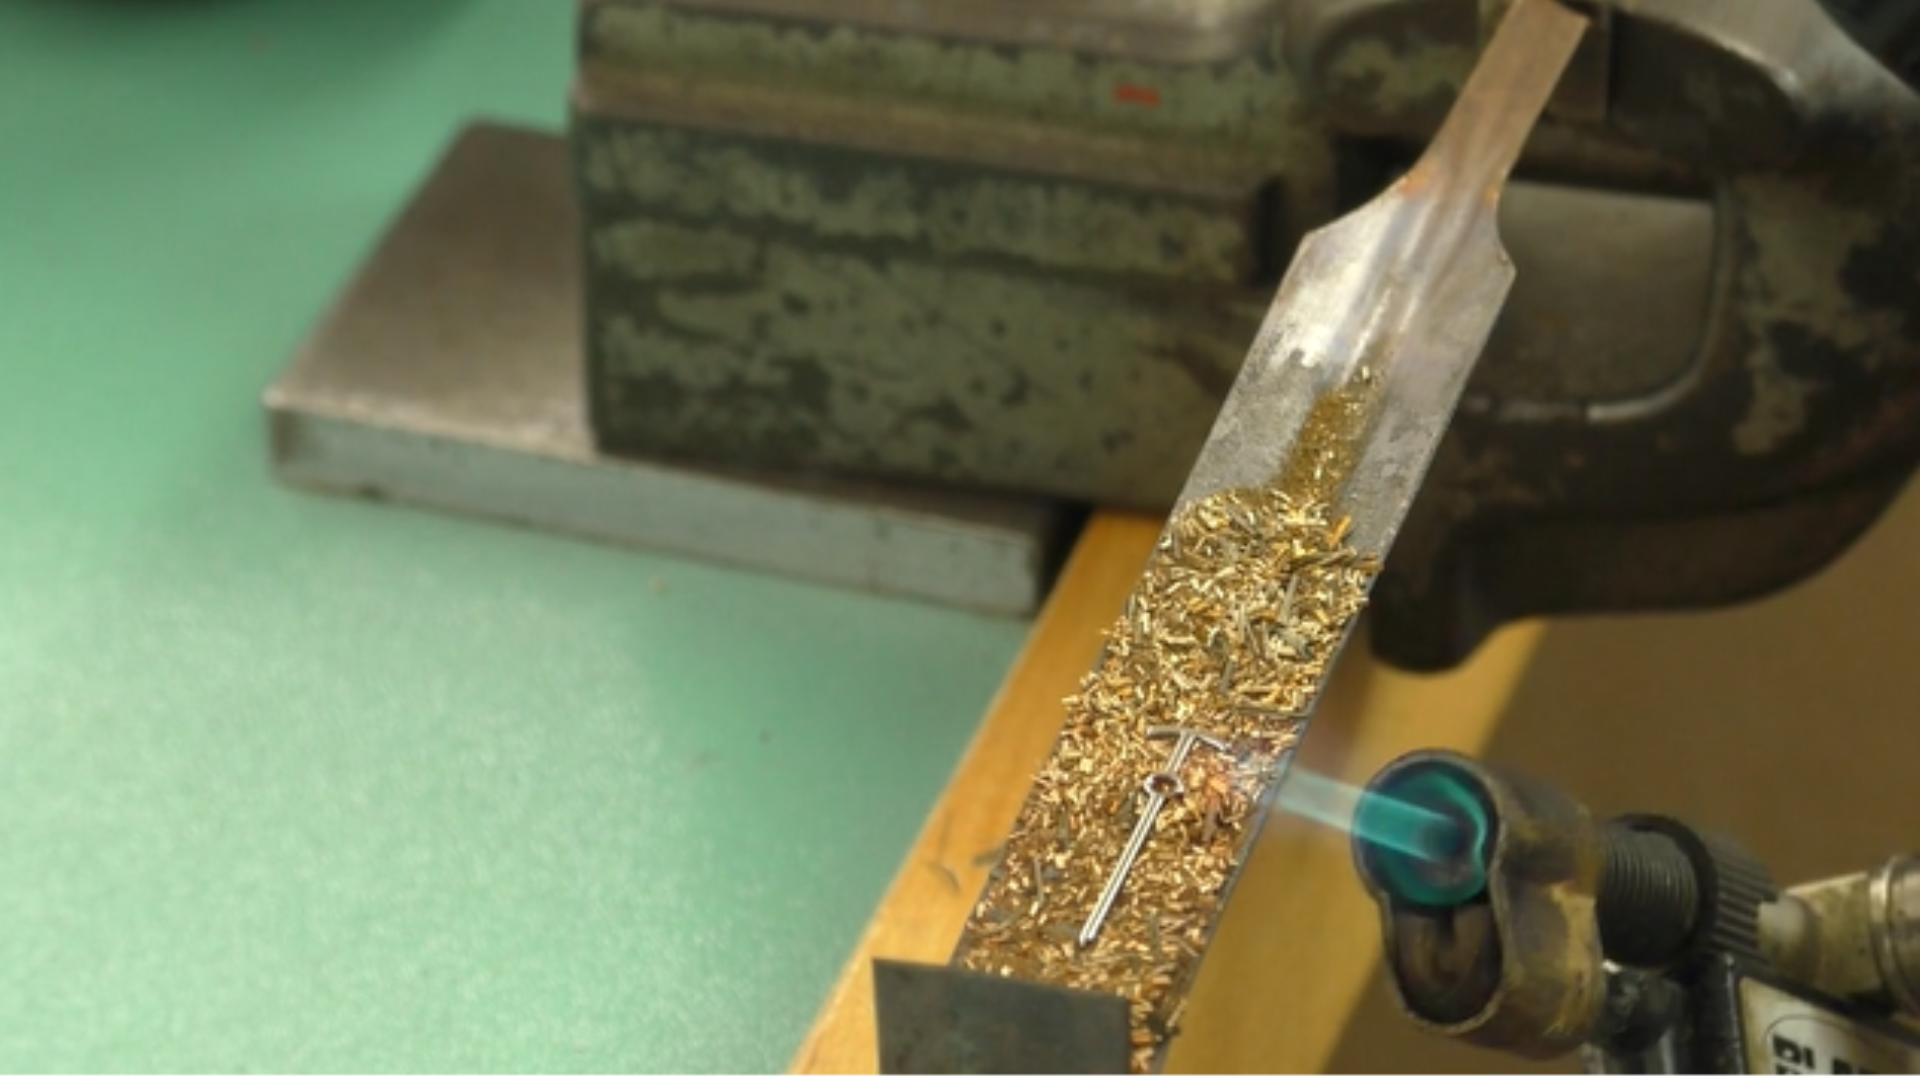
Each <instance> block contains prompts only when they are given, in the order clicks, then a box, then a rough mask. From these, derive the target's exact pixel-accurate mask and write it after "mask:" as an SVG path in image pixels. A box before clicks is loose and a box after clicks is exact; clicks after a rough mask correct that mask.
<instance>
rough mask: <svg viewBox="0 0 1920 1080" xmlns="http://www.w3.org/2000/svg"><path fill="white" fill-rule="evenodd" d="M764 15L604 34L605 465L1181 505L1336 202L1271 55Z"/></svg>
mask: <svg viewBox="0 0 1920 1080" xmlns="http://www.w3.org/2000/svg"><path fill="white" fill-rule="evenodd" d="M881 6H882V7H887V8H888V10H891V11H894V12H895V14H898V9H894V8H892V7H890V6H887V5H881ZM1124 6H1125V7H1127V8H1129V9H1131V10H1134V11H1136V12H1140V13H1157V15H1156V17H1158V18H1162V19H1175V16H1178V17H1179V18H1192V17H1195V15H1196V13H1199V12H1203V11H1204V10H1206V7H1207V6H1206V5H1202V4H1167V5H1155V4H1143V5H1124ZM1244 6H1245V7H1246V8H1247V10H1249V11H1251V10H1254V8H1256V7H1263V9H1264V11H1265V14H1263V16H1262V18H1263V19H1265V21H1268V22H1270V21H1271V20H1270V19H1269V18H1267V15H1270V14H1271V8H1272V6H1271V5H1270V4H1269V5H1264V6H1261V5H1244ZM739 7H740V5H737V4H730V3H699V2H630V0H604V2H597V3H590V4H588V5H586V6H585V7H584V8H583V26H582V62H581V77H580V80H579V83H578V86H577V89H576V95H575V96H576V109H575V115H576V119H575V135H576V143H577V151H576V152H577V154H578V170H579V183H580V186H581V191H582V195H583V199H584V204H585V206H586V211H587V219H588V230H587V235H586V237H585V240H584V248H585V250H584V257H585V259H586V261H587V264H588V317H589V319H590V322H591V326H592V331H591V338H590V342H589V352H590V356H591V359H592V364H593V367H592V371H593V381H592V384H591V394H592V399H593V408H594V412H593V423H594V427H595V430H596V431H597V432H598V433H599V435H600V438H601V440H602V444H603V445H604V446H606V447H608V448H610V449H614V450H619V451H640V452H658V451H666V452H674V453H686V454H699V455H701V456H703V457H708V458H710V459H715V460H727V461H733V462H737V463H760V464H764V463H769V462H787V461H804V462H807V463H809V464H813V465H818V466H824V467H827V468H832V469H835V470H839V471H848V472H857V473H867V474H882V475H904V476H912V477H918V478H924V479H929V480H934V481H938V482H951V483H958V484H965V485H968V486H979V487H988V488H1003V489H1013V490H1021V491H1042V492H1049V493H1053V494H1058V495H1062V496H1067V497H1072V498H1079V499H1088V500H1092V501H1098V502H1102V503H1107V504H1120V505H1131V506H1140V507H1154V508H1164V507H1165V506H1166V504H1167V503H1168V502H1169V501H1170V500H1171V498H1172V497H1173V495H1174V493H1175V492H1177V491H1178V490H1179V488H1180V485H1181V483H1182V481H1183V480H1184V478H1185V476H1186V473H1187V471H1188V469H1189V468H1190V467H1191V465H1192V462H1193V460H1194V458H1195V456H1196V455H1197V453H1198V451H1199V447H1200V444H1201V442H1202V441H1203V440H1204V438H1205V435H1206V431H1207V428H1208V426H1209V425H1210V424H1211V421H1212V418H1213V415H1214V414H1215V413H1216V412H1217V411H1218V408H1219V402H1220V400H1221V398H1222V397H1223V396H1224V394H1225V392H1226V389H1227V387H1228V385H1230V384H1231V382H1232V380H1233V376H1234V373H1235V371H1236V370H1237V368H1238V366H1239V364H1240V361H1241V359H1242V356H1243V355H1244V352H1245V348H1246V342H1247V340H1248V339H1249V338H1250V337H1251V336H1252V334H1253V332H1254V330H1255V329H1256V328H1257V326H1258V325H1259V320H1260V316H1261V313H1262V311H1263V310H1264V308H1265V306H1266V302H1267V300H1268V299H1269V298H1270V296H1271V290H1272V287H1273V285H1274V284H1275V283H1277V281H1278V280H1279V276H1280V271H1281V269H1282V268H1283V267H1284V265H1285V263H1286V260H1287V256H1288V254H1289V253H1290V252H1291V250H1292V247H1293V244H1294V242H1295V240H1297V238H1298V237H1299V235H1301V233H1302V232H1303V231H1304V230H1305V229H1306V228H1307V227H1308V226H1309V225H1310V224H1317V223H1318V222H1321V221H1324V220H1326V219H1327V218H1328V217H1329V216H1331V210H1332V207H1333V205H1334V204H1333V201H1332V182H1331V172H1330V170H1331V164H1332V158H1331V155H1330V153H1329V152H1328V150H1327V148H1326V147H1325V146H1324V144H1323V143H1322V141H1321V140H1318V139H1317V138H1316V137H1315V136H1314V133H1313V132H1312V130H1311V125H1310V120H1309V118H1308V117H1307V115H1306V114H1305V113H1304V111H1303V109H1304V105H1303V103H1302V102H1301V101H1300V100H1299V99H1298V97H1297V95H1291V94H1288V93H1284V92H1281V93H1276V92H1275V90H1276V87H1280V88H1284V87H1285V86H1286V85H1287V81H1288V80H1287V76H1286V75H1285V73H1284V71H1283V70H1282V69H1281V68H1280V67H1279V66H1278V64H1277V61H1276V55H1275V53H1274V51H1273V50H1272V48H1271V47H1270V40H1271V32H1270V30H1263V31H1262V32H1260V33H1253V34H1248V35H1245V36H1242V37H1241V38H1240V41H1241V45H1240V47H1239V48H1237V49H1236V50H1235V52H1234V54H1233V55H1232V56H1229V57H1225V58H1220V59H1212V60H1208V61H1205V62H1193V63H1173V62H1168V61H1163V60H1154V59H1152V58H1148V57H1142V56H1135V55H1126V56H1119V55H1111V54H1105V53H1102V52H1100V51H1099V50H1081V49H1076V48H1063V47H1057V46H1051V45H1045V44H1038V45H1024V46H1021V47H1018V48H1014V47H1006V46H1001V45H992V46H988V45H985V44H982V43H981V42H980V41H979V40H977V39H976V40H971V41H970V40H965V39H962V38H955V37H938V36H933V35H931V34H929V35H926V36H921V35H903V34H901V33H897V32H886V31H885V30H884V29H876V28H875V26H874V25H872V21H871V20H866V21H862V20H863V19H865V15H866V14H870V13H871V12H870V11H869V8H870V7H872V5H859V4H848V5H836V4H814V5H811V6H809V7H808V8H807V9H806V10H805V11H804V12H799V11H795V12H790V15H792V16H793V17H790V18H785V19H781V20H772V19H767V18H758V17H748V16H746V15H742V14H741V13H740V11H739V10H738V9H739ZM933 7H951V8H952V9H954V10H955V11H958V10H959V9H961V8H964V7H966V5H933ZM1054 10H1055V11H1056V12H1058V13H1074V14H1073V17H1074V18H1083V17H1084V18H1095V19H1105V18H1108V17H1115V18H1117V17H1118V15H1117V14H1116V13H1117V12H1119V11H1120V7H1116V6H1114V5H1098V4H1087V5H1076V4H1061V5H1056V6H1055V9H1054ZM1102 12H1104V13H1105V14H1101V13H1102ZM836 13H837V14H839V15H844V16H846V17H847V20H851V21H847V20H843V19H840V18H836V17H834V16H835V15H836ZM974 14H977V13H969V14H967V15H966V16H965V18H968V19H971V18H973V17H974ZM955 17H961V16H959V15H956V16H955ZM1063 17H1064V15H1063ZM1175 21H1177V19H1176V20H1175ZM1204 22H1205V20H1202V23H1204ZM1171 26H1173V23H1171V22H1170V23H1168V26H1167V27H1163V28H1162V30H1161V31H1159V32H1158V36H1159V37H1160V38H1162V39H1163V40H1166V41H1174V40H1178V39H1180V37H1181V35H1180V34H1178V33H1175V32H1174V31H1173V30H1172V29H1170V28H1169V27H1171ZM1189 28H1190V29H1191V28H1192V26H1191V25H1190V26H1189ZM1202 31H1204V26H1201V29H1200V30H1197V31H1195V32H1202ZM1202 36H1204V33H1202Z"/></svg>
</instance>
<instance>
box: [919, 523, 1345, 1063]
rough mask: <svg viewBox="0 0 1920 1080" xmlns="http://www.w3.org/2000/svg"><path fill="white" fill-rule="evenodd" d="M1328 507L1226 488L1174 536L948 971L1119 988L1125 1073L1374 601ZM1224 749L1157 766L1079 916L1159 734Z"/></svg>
mask: <svg viewBox="0 0 1920 1080" xmlns="http://www.w3.org/2000/svg"><path fill="white" fill-rule="evenodd" d="M1347 529H1348V525H1347V523H1346V522H1345V521H1344V520H1341V519H1332V520H1330V515H1329V512H1328V510H1327V508H1326V506H1325V504H1324V503H1322V502H1319V501H1317V500H1314V499H1312V498H1311V497H1305V498H1296V497H1294V496H1291V495H1289V494H1285V493H1282V492H1280V491H1277V490H1268V489H1259V490H1238V491H1228V492H1222V493H1220V494H1217V495H1213V496H1210V497H1208V498H1206V499H1202V500H1199V501H1197V502H1195V503H1192V504H1189V505H1188V506H1186V507H1184V508H1182V509H1181V510H1180V511H1178V512H1177V513H1176V514H1175V515H1174V517H1173V518H1172V520H1170V521H1169V522H1168V526H1167V529H1166V532H1165V533H1164V534H1163V535H1162V538H1161V542H1160V545H1159V547H1158V548H1157V549H1156V551H1155V553H1154V556H1153V558H1152V559H1151V560H1150V561H1149V564H1148V567H1147V570H1146V572H1145V574H1144V575H1143V576H1142V578H1141V580H1140V584H1139V586H1138V587H1137V588H1136V589H1135V591H1134V593H1133V595H1132V596H1131V597H1130V598H1129V600H1128V602H1127V605H1126V608H1125V610H1124V612H1123V613H1122V615H1121V617H1120V618H1119V619H1118V620H1116V621H1115V622H1114V624H1113V625H1112V627H1111V628H1110V629H1109V630H1108V631H1107V638H1106V640H1107V645H1106V650H1105V653H1104V654H1103V656H1102V657H1101V660H1100V663H1099V664H1098V665H1097V666H1096V667H1095V669H1094V670H1093V672H1092V673H1091V674H1089V675H1088V676H1087V678H1086V679H1085V680H1084V681H1083V683H1082V685H1081V690H1080V692H1079V693H1078V694H1076V695H1074V696H1073V697H1071V698H1069V699H1068V700H1067V702H1066V710H1067V719H1066V724H1065V726H1064V727H1063V729H1062V732H1061V736H1060V741H1059V743H1058V744H1057V745H1056V747H1055V749H1054V753H1053V756H1052V758H1051V759H1050V760H1049V761H1048V762H1047V763H1046V764H1045V765H1044V766H1043V767H1042V768H1041V771H1040V773H1039V775H1038V776H1037V777H1036V778H1035V781H1034V785H1033V789H1032V791H1031V793H1030V794H1029V796H1028V801H1027V803H1026V805H1025V806H1024V807H1023V808H1022V810H1021V814H1020V817H1019V819H1018V820H1017V821H1016V823H1015V825H1014V828H1013V830H1012V832H1011V833H1010V834H1009V835H1008V838H1007V845H1006V848H1005V850H1004V853H1003V855H1002V857H1001V859H1000V861H999V863H998V865H997V867H996V868H995V871H994V873H993V876H992V878H991V879H990V881H989V883H988V885H987V889H986V891H985V893H984V894H983V895H982V897H981V900H980V903H979V904H978V905H977V906H976V907H975V909H974V912H973V914H972V917H971V919H970V921H969V923H968V926H967V930H966V932H965V934H964V935H963V936H962V939H961V942H960V946H959V949H958V950H957V952H956V956H955V961H956V962H957V963H959V964H961V965H962V966H965V967H968V968H971V969H974V970H980V971H994V972H999V973H1002V974H1004V975H1007V976H1010V977H1013V978H1020V979H1027V980H1032V981H1035V982H1045V983H1051V984H1055V985H1063V986H1070V987H1075V988H1079V989H1086V990H1096V991H1101V992H1105V993H1111V994H1118V995H1120V996H1123V997H1125V998H1127V999H1128V1000H1129V1001H1130V1002H1131V1016H1132V1022H1133V1032H1132V1037H1133V1047H1134V1056H1133V1064H1134V1067H1135V1069H1136V1071H1146V1070H1147V1069H1149V1068H1150V1066H1151V1064H1152V1062H1153V1060H1154V1057H1155V1055H1156V1054H1157V1053H1158V1051H1159V1048H1160V1047H1161V1045H1162V1044H1164V1043H1165V1041H1166V1040H1167V1039H1168V1038H1169V1037H1170V1036H1171V1034H1172V1032H1173V1030H1174V1021H1175V1019H1176V1018H1177V1017H1178V1016H1179V1013H1180V1010H1181V1008H1182V1006H1183V1003H1184V1001H1185V997H1186V993H1187V989H1188V987H1189V985H1190V983H1191V980H1192V978H1193V975H1194V974H1195V969H1196V968H1197V958H1198V956H1199V955H1200V953H1201V952H1202V951H1203V950H1204V947H1205V944H1206V942H1207V939H1208V936H1209V935H1210V933H1211V931H1212V923H1213V920H1214V918H1215V917H1216V916H1217V914H1218V909H1219V907H1220V894H1221V890H1222V888H1223V887H1224V886H1225V884H1226V882H1227V881H1228V879H1229V878H1230V876H1231V875H1232V873H1233V871H1234V870H1235V869H1236V868H1237V867H1238V865H1239V863H1240V861H1241V860H1242V859H1243V858H1244V856H1245V854H1246V844H1247V841H1248V840H1249V839H1250V836H1251V834H1250V831H1249V829H1248V826H1249V825H1251V824H1252V821H1253V817H1254V811H1255V809H1256V805H1257V803H1258V801H1259V799H1260V797H1261V795H1262V793H1263V792H1264V791H1265V790H1266V789H1267V787H1268V786H1269V785H1270V784H1271V783H1272V781H1273V780H1274V778H1275V777H1276V776H1277V775H1278V772H1279V769H1280V767H1281V764H1282V761H1283V759H1284V757H1285V755H1286V754H1287V753H1288V752H1289V751H1290V750H1291V748H1292V746H1293V744H1294V742H1295V740H1296V739H1297V737H1298V735H1299V733H1300V730H1301V725H1302V723H1303V719H1302V718H1303V717H1304V715H1305V713H1306V711H1307V710H1308V709H1309V708H1310V706H1311V705H1312V702H1313V698H1314V696H1315V695H1316V694H1317V693H1318V689H1319V686H1320V685H1321V682H1322V678H1323V676H1324V675H1325V673H1326V666H1327V664H1328V663H1330V662H1331V660H1332V658H1333V657H1334V655H1335V654H1336V653H1337V652H1338V649H1339V646H1340V644H1341V642H1342V640H1343V639H1344V638H1345V636H1346V633H1347V629H1348V627H1349V626H1350V625H1351V624H1352V622H1353V621H1354V619H1355V618H1357V617H1358V615H1359V613H1360V610H1361V608H1362V607H1363V606H1364V605H1365V602H1366V595H1367V589H1368V587H1369V585H1370V584H1371V582H1372V579H1373V576H1374V574H1375V573H1376V572H1377V571H1378V565H1377V560H1375V559H1373V558H1371V557H1369V556H1367V555H1364V554H1362V553H1360V552H1358V551H1355V550H1353V549H1352V548H1350V547H1348V546H1345V544H1344V543H1343V538H1344V536H1345V534H1346V532H1347ZM1163 727H1178V728H1183V729H1188V730H1196V731H1204V732H1206V733H1208V734H1209V735H1210V736H1212V737H1213V738H1214V739H1215V740H1217V742H1218V743H1219V745H1220V746H1221V747H1223V749H1221V750H1220V751H1219V752H1209V753H1206V754H1197V755H1190V756H1187V757H1185V758H1184V760H1182V761H1181V762H1180V763H1179V764H1178V765H1177V767H1175V768H1171V769H1168V770H1167V771H1168V772H1169V774H1170V775H1172V776H1174V777H1175V778H1177V780H1178V781H1179V787H1180V789H1181V791H1182V795H1181V797H1179V798H1175V799H1170V800H1166V802H1165V805H1164V806H1162V807H1159V808H1158V814H1157V817H1156V818H1155V820H1154V822H1153V827H1152V829H1151V832H1150V834H1149V835H1148V837H1147V839H1146V840H1145V841H1143V843H1142V845H1141V847H1140V851H1139V854H1138V858H1137V860H1136V861H1134V862H1133V863H1132V865H1131V867H1130V868H1129V871H1128V874H1127V877H1126V888H1125V890H1124V891H1123V892H1121V893H1120V894H1119V895H1118V897H1117V899H1116V900H1115V902H1114V903H1113V905H1112V907H1111V909H1110V910H1109V911H1108V912H1107V913H1106V916H1105V922H1104V924H1103V925H1102V927H1101V928H1100V932H1099V935H1098V937H1097V938H1096V939H1094V940H1092V941H1091V942H1090V943H1089V944H1087V945H1086V946H1085V947H1082V946H1081V945H1080V944H1079V943H1078V938H1079V937H1080V931H1081V929H1082V927H1083V920H1085V919H1086V917H1087V914H1088V912H1089V911H1092V910H1094V909H1095V907H1096V905H1097V903H1098V901H1099V898H1100V895H1101V893H1102V890H1103V887H1104V886H1106V885H1107V884H1108V881H1109V878H1110V876H1111V874H1112V872H1113V870H1114V868H1115V867H1116V866H1120V865H1122V863H1123V860H1122V856H1123V855H1124V854H1125V852H1126V849H1127V846H1128V840H1129V838H1130V834H1131V833H1132V832H1133V830H1134V829H1135V827H1136V826H1137V825H1138V823H1139V819H1140V814H1139V812H1138V811H1139V810H1140V809H1142V808H1140V807H1138V806H1137V805H1136V804H1137V803H1138V802H1139V801H1140V800H1139V799H1138V792H1139V778H1140V777H1141V776H1143V775H1151V774H1154V773H1155V772H1157V771H1159V770H1160V769H1161V768H1162V765H1163V762H1162V760H1161V757H1162V755H1164V754H1165V753H1166V751H1165V748H1164V747H1163V746H1159V745H1156V744H1154V743H1153V742H1151V741H1150V740H1149V738H1148V733H1149V731H1150V730H1151V729H1155V728H1163Z"/></svg>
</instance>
